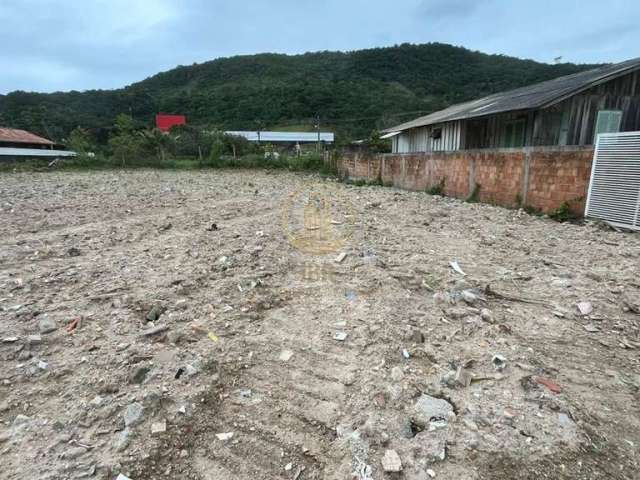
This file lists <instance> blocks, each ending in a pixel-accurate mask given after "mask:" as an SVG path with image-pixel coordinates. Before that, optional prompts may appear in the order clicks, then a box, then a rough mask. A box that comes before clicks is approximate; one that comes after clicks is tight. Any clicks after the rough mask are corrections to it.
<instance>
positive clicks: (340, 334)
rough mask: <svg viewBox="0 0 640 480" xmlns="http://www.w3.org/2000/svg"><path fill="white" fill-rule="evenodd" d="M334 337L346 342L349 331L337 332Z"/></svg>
mask: <svg viewBox="0 0 640 480" xmlns="http://www.w3.org/2000/svg"><path fill="white" fill-rule="evenodd" d="M333 339H334V340H337V341H339V342H344V341H345V340H346V339H347V333H346V332H336V333H335V334H334V335H333Z"/></svg>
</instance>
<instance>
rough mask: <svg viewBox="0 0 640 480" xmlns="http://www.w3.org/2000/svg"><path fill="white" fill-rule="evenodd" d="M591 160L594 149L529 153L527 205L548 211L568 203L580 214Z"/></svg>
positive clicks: (587, 185)
mask: <svg viewBox="0 0 640 480" xmlns="http://www.w3.org/2000/svg"><path fill="white" fill-rule="evenodd" d="M592 160H593V150H578V151H572V152H567V151H558V152H552V151H539V152H535V153H532V155H531V159H530V164H529V188H528V191H527V197H526V202H527V204H529V205H533V206H535V207H536V208H539V209H541V210H543V211H545V212H548V211H550V210H554V209H556V208H558V206H559V205H561V204H562V203H563V202H569V204H570V205H571V207H572V209H573V210H574V211H575V212H576V213H579V214H580V215H583V214H584V209H585V205H586V201H587V193H588V192H589V180H590V178H591V163H592Z"/></svg>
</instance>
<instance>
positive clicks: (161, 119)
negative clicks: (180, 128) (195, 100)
mask: <svg viewBox="0 0 640 480" xmlns="http://www.w3.org/2000/svg"><path fill="white" fill-rule="evenodd" d="M186 124H187V117H185V116H184V115H165V114H163V113H160V114H158V115H156V127H158V128H159V129H160V130H162V131H163V132H168V131H169V130H171V127H174V126H176V125H186Z"/></svg>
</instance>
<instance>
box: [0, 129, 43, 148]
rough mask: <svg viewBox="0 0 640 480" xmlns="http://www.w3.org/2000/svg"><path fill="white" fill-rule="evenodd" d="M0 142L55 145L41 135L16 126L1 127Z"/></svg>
mask: <svg viewBox="0 0 640 480" xmlns="http://www.w3.org/2000/svg"><path fill="white" fill-rule="evenodd" d="M0 142H11V143H37V144H39V145H53V144H54V143H53V142H52V141H51V140H47V139H46V138H42V137H39V136H38V135H35V134H33V133H31V132H27V131H26V130H16V129H15V128H2V127H0Z"/></svg>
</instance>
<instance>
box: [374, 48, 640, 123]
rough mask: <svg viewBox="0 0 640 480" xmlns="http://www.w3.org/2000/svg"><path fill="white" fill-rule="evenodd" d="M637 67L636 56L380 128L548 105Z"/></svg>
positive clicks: (639, 64) (437, 121) (447, 120)
mask: <svg viewBox="0 0 640 480" xmlns="http://www.w3.org/2000/svg"><path fill="white" fill-rule="evenodd" d="M639 68H640V58H634V59H633V60H627V61H625V62H621V63H616V64H614V65H607V66H604V67H600V68H595V69H593V70H587V71H585V72H579V73H574V74H572V75H566V76H564V77H558V78H555V79H553V80H547V81H546V82H541V83H536V84H534V85H529V86H528V87H522V88H518V89H516V90H510V91H508V92H501V93H494V94H493V95H489V96H488V97H484V98H480V99H478V100H472V101H470V102H466V103H460V104H458V105H453V106H451V107H449V108H445V109H444V110H440V111H438V112H434V113H431V114H429V115H426V116H424V117H420V118H417V119H415V120H412V121H410V122H406V123H403V124H400V125H397V126H395V127H392V128H388V129H386V130H384V131H385V132H397V131H402V130H408V129H410V128H416V127H423V126H425V125H432V124H434V123H442V122H450V121H453V120H463V119H467V118H475V117H482V116H485V115H492V114H496V113H505V112H511V111H515V110H529V109H532V108H543V107H548V106H551V105H553V104H554V103H557V102H560V101H562V100H564V99H566V98H568V97H570V96H572V95H575V94H577V93H579V92H581V91H583V90H586V89H588V88H591V87H593V86H595V85H598V84H600V83H603V82H607V81H609V80H612V79H614V78H616V77H619V76H621V75H625V74H627V73H629V72H631V71H633V70H637V69H639Z"/></svg>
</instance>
